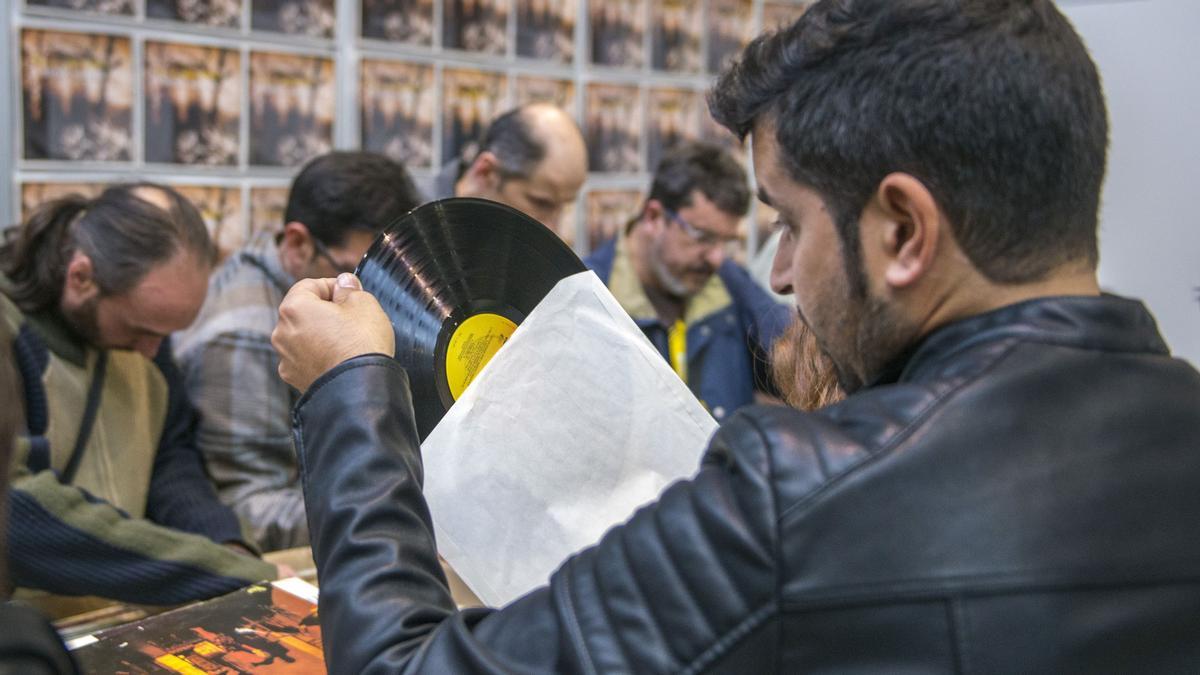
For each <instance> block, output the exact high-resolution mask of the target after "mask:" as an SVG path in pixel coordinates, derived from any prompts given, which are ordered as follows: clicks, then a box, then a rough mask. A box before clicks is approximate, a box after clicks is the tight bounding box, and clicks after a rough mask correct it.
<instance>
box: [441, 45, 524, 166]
mask: <svg viewBox="0 0 1200 675" xmlns="http://www.w3.org/2000/svg"><path fill="white" fill-rule="evenodd" d="M507 88H508V78H507V77H506V76H505V75H503V74H501V73H492V72H486V71H480V70H465V69H454V68H447V69H446V70H443V71H442V164H447V163H449V162H451V161H453V160H455V159H461V160H463V161H470V160H471V159H472V158H473V157H474V156H475V154H476V153H477V152H478V150H479V141H480V140H481V139H482V137H483V132H484V131H485V130H486V129H487V125H488V124H489V123H490V122H491V121H492V118H493V117H495V116H497V115H499V114H500V113H502V112H504V110H505V109H506V108H507V105H506V100H505V98H506V97H505V91H506V89H507Z"/></svg>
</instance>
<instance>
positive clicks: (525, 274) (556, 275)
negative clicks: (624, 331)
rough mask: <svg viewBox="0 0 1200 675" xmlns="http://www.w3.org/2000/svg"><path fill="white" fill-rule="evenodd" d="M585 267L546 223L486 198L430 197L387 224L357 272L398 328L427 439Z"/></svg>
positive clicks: (400, 356) (399, 348) (400, 354)
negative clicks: (543, 305)
mask: <svg viewBox="0 0 1200 675" xmlns="http://www.w3.org/2000/svg"><path fill="white" fill-rule="evenodd" d="M585 269H586V268H585V267H584V265H583V263H582V262H581V261H580V260H579V258H578V257H577V256H576V255H575V254H574V253H573V252H572V251H571V249H570V248H568V247H567V246H566V244H564V243H563V242H562V240H560V239H559V238H558V236H556V235H555V234H554V233H553V232H552V231H550V230H549V229H547V228H546V227H545V226H544V225H542V224H541V223H539V222H537V221H536V220H533V219H532V218H530V217H529V216H526V215H525V214H523V213H521V212H520V211H517V210H515V209H512V208H509V207H508V206H504V205H503V204H497V203H496V202H490V201H487V200H485V199H467V198H459V199H444V200H441V201H436V202H430V203H429V204H425V205H423V206H421V207H419V208H416V209H414V210H413V211H410V212H409V213H408V214H407V215H405V216H403V217H402V218H400V219H399V220H397V221H396V222H394V223H392V224H391V225H389V226H388V228H387V229H386V230H384V232H383V233H382V234H381V235H380V236H379V238H378V239H376V240H375V243H374V244H372V245H371V248H370V250H369V251H367V254H366V256H365V257H364V258H363V260H362V262H361V263H359V266H358V270H357V274H358V277H359V279H361V280H362V284H363V288H365V289H366V290H368V291H370V292H371V293H372V294H374V295H375V297H376V298H378V299H379V303H380V304H381V305H383V309H384V311H385V312H387V315H388V317H389V318H390V319H391V321H392V327H393V328H394V329H395V331H396V360H397V361H399V362H400V365H402V366H404V368H405V369H406V370H407V371H408V378H409V383H410V385H411V386H412V392H413V408H414V410H415V412H416V417H417V432H418V433H419V434H420V437H421V440H422V441H423V440H425V437H427V436H428V435H429V433H430V432H431V431H433V428H434V427H435V426H436V425H437V423H438V421H439V420H441V419H442V416H443V415H445V414H446V410H448V409H449V408H450V406H451V404H453V403H454V401H455V400H457V399H458V397H459V396H461V395H462V392H463V391H464V390H465V389H466V388H467V385H468V384H470V382H471V380H472V379H473V378H474V377H475V375H476V374H477V373H478V372H479V371H480V370H481V369H482V368H483V366H484V365H486V364H487V362H488V360H489V359H490V358H491V357H492V355H493V354H495V353H496V351H497V350H498V349H499V348H500V347H501V346H502V345H503V344H504V343H505V342H506V341H507V340H508V338H509V337H510V336H511V335H512V334H513V332H514V331H515V330H516V328H517V326H518V325H519V324H520V323H521V322H522V321H524V320H525V317H526V316H527V315H528V314H529V313H530V312H531V311H533V308H534V307H535V306H536V305H537V304H538V302H540V301H541V299H542V298H543V297H545V296H546V294H547V293H549V292H550V289H551V288H553V287H554V284H556V283H558V280H559V279H562V278H565V277H568V276H570V275H572V274H575V273H577V272H582V271H584V270H585Z"/></svg>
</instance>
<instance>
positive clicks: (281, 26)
mask: <svg viewBox="0 0 1200 675" xmlns="http://www.w3.org/2000/svg"><path fill="white" fill-rule="evenodd" d="M335 9H336V6H335V0H250V28H251V29H253V30H262V31H269V32H272V33H286V34H288V35H304V36H306V37H313V38H332V37H333V26H334V22H335V20H336V11H335Z"/></svg>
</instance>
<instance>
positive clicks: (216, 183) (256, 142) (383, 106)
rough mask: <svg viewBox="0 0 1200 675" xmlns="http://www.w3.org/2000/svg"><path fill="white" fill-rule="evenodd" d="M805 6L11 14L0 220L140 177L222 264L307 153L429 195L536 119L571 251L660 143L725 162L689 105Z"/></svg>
mask: <svg viewBox="0 0 1200 675" xmlns="http://www.w3.org/2000/svg"><path fill="white" fill-rule="evenodd" d="M806 4H811V3H810V2H806V1H802V0H792V1H789V0H13V3H12V5H11V6H10V7H7V8H6V9H7V11H8V12H9V14H8V15H7V16H5V17H3V19H4V22H5V23H6V24H7V29H8V32H9V37H10V40H9V44H10V48H9V49H8V50H6V51H5V52H4V56H3V59H4V60H5V61H6V62H7V63H5V64H4V66H5V67H4V69H3V73H4V77H6V78H7V79H9V80H10V82H9V84H10V87H9V89H10V91H11V92H12V95H11V96H10V97H9V99H8V100H9V102H8V103H7V105H8V107H9V109H8V111H7V113H8V115H9V117H10V119H11V125H10V126H11V127H12V134H11V136H10V138H11V139H12V140H11V142H10V143H9V145H8V147H9V148H10V149H11V152H8V153H5V154H6V155H8V156H4V157H0V170H2V171H3V176H4V178H5V179H6V180H7V181H8V184H7V186H6V191H5V193H4V195H3V197H2V198H0V203H2V204H3V208H4V210H5V214H4V217H5V219H6V222H8V223H11V222H16V220H17V219H18V218H20V217H21V214H22V213H24V212H25V210H26V209H27V208H28V207H29V206H31V205H34V204H37V203H39V202H40V201H43V200H45V199H48V198H52V197H54V196H56V195H59V194H63V193H66V192H72V191H82V192H85V193H92V192H95V191H97V190H99V189H101V188H102V187H103V186H104V185H105V184H107V183H110V182H115V181H123V180H131V179H136V178H150V179H153V180H158V181H163V182H167V183H170V184H173V185H177V186H180V187H181V188H183V191H184V193H185V194H186V195H187V196H188V197H189V198H190V199H193V200H194V201H195V202H196V203H197V206H198V207H199V208H200V210H201V212H202V213H203V214H204V216H205V218H206V219H207V220H208V223H209V225H210V227H211V228H212V230H213V233H214V235H215V237H216V239H217V241H218V244H219V246H220V248H221V249H222V251H225V252H227V251H230V250H232V249H233V248H236V247H237V246H238V245H239V244H240V243H241V242H243V241H244V240H245V239H246V238H247V237H248V236H249V235H250V234H252V233H253V232H255V231H257V230H260V229H271V228H275V227H278V226H279V225H280V224H281V223H280V221H281V219H282V211H283V206H284V201H285V200H286V195H287V185H288V184H289V182H290V180H291V177H292V175H293V174H294V172H295V171H296V170H297V169H298V168H299V166H300V165H302V164H303V163H304V162H305V161H306V160H308V159H309V158H311V157H313V156H315V155H318V154H321V153H323V152H326V151H328V150H331V149H335V148H336V149H365V150H373V151H377V152H382V153H385V154H388V155H390V156H392V157H394V158H396V159H399V160H401V161H403V162H404V163H405V164H406V166H408V168H409V170H410V171H411V172H412V173H413V175H414V177H415V178H416V179H417V182H418V184H419V185H422V186H429V185H430V184H431V181H432V177H433V176H434V175H435V174H436V173H437V169H438V168H439V167H440V166H441V165H442V164H443V163H444V162H446V161H449V160H450V159H453V158H455V157H458V156H462V155H468V156H469V155H470V154H471V153H472V151H473V149H474V148H475V143H476V142H477V140H478V137H479V135H480V134H481V132H482V130H483V128H484V127H485V126H486V124H487V121H488V120H489V119H490V118H491V117H493V116H494V115H496V114H497V113H499V112H502V111H504V110H507V109H508V108H510V107H512V106H513V105H517V104H519V103H524V102H527V101H551V102H554V103H556V104H558V105H561V106H562V107H564V108H566V109H567V110H568V111H570V112H571V113H572V114H573V115H574V116H575V118H576V119H577V120H578V121H579V123H580V125H581V127H582V128H583V130H584V135H585V139H586V141H587V143H588V147H589V154H590V161H589V176H588V180H587V183H586V184H585V185H584V189H583V191H582V192H581V193H580V199H579V200H578V202H577V203H576V204H575V205H574V206H573V207H572V208H569V209H567V210H566V212H565V213H564V217H563V221H562V222H561V223H560V225H559V235H560V236H561V237H562V239H563V240H564V241H566V242H567V243H568V244H569V245H570V246H572V247H573V248H574V249H575V250H576V251H577V252H579V253H581V254H582V253H586V252H587V251H588V250H590V248H591V247H593V246H595V245H596V244H597V243H599V242H600V241H602V240H603V239H604V238H606V237H607V236H610V235H611V234H612V232H614V231H615V228H616V227H618V226H619V224H620V223H622V222H624V220H625V219H626V218H628V217H629V216H630V215H632V214H633V212H635V211H636V209H637V208H638V207H639V206H640V201H641V198H642V194H643V192H644V190H645V189H646V187H647V185H648V182H649V173H648V172H649V171H650V170H652V169H653V167H654V164H655V163H656V162H657V160H658V158H659V157H660V156H661V155H662V153H663V151H664V149H665V148H667V147H669V146H670V144H671V143H673V142H675V141H676V140H678V139H681V138H704V139H709V140H713V141H716V142H719V143H723V144H727V145H728V146H729V147H730V148H731V149H733V150H734V151H735V152H737V153H738V154H739V156H740V155H741V150H740V148H737V147H736V142H735V141H734V140H733V139H732V137H731V136H729V135H728V134H727V133H726V132H725V131H724V130H723V129H720V128H719V127H717V126H716V125H715V124H714V123H713V122H712V120H711V119H710V117H709V115H708V111H707V107H706V106H705V104H704V99H703V94H704V91H705V89H706V87H707V86H708V85H709V84H710V83H711V81H712V79H713V76H714V74H715V73H716V72H717V71H719V69H720V67H721V65H722V64H723V63H724V62H725V61H726V60H727V59H728V58H729V57H730V56H731V55H733V54H736V53H737V52H738V50H740V48H741V47H742V46H743V45H744V44H745V43H746V42H748V41H749V40H750V39H751V38H752V37H753V36H754V35H756V34H757V33H759V32H760V30H762V28H763V27H768V28H769V27H773V26H776V25H779V24H780V23H783V22H786V21H789V20H791V19H793V18H794V17H796V16H799V14H800V13H802V12H803V11H804V8H805V5H806ZM0 11H3V10H0ZM760 215H761V214H760ZM762 220H764V219H763V218H753V217H752V218H750V219H748V221H747V222H748V223H755V222H759V221H762ZM755 229H756V228H748V231H747V236H748V239H749V242H748V243H753V242H755V241H757V240H759V239H760V237H759V236H758V235H757V233H755V232H754V231H753V230H755Z"/></svg>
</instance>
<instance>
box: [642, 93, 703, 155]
mask: <svg viewBox="0 0 1200 675" xmlns="http://www.w3.org/2000/svg"><path fill="white" fill-rule="evenodd" d="M701 103H702V101H701V99H700V96H699V94H697V92H694V91H690V90H686V89H651V90H650V91H649V93H648V100H647V103H646V113H647V114H646V117H647V120H648V122H649V124H648V125H647V128H646V170H647V171H650V172H653V171H654V170H655V168H657V167H658V162H659V161H660V160H661V159H662V156H663V154H664V153H665V152H666V151H667V150H670V149H671V147H672V146H674V145H675V144H676V143H679V142H680V141H682V140H691V139H695V138H696V137H697V135H698V134H699V131H700V105H701Z"/></svg>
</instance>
